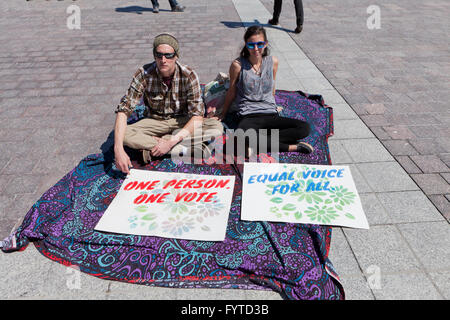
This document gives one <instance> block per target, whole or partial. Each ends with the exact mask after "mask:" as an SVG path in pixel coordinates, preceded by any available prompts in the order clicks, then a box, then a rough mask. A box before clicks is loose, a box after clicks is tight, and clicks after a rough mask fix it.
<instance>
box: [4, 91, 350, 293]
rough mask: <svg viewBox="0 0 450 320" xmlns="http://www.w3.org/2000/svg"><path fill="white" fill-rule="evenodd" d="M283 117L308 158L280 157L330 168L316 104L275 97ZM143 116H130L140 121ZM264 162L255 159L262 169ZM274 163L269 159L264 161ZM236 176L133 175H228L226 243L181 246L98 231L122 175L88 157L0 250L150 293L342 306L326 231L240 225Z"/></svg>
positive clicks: (170, 168)
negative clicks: (243, 294)
mask: <svg viewBox="0 0 450 320" xmlns="http://www.w3.org/2000/svg"><path fill="white" fill-rule="evenodd" d="M276 101H277V103H278V104H279V105H281V106H283V107H284V110H283V115H284V116H287V117H293V118H298V119H302V120H306V121H308V122H309V123H310V124H311V129H312V133H311V135H310V136H309V137H308V138H306V139H305V141H306V142H309V143H310V144H312V145H313V146H314V148H315V151H314V153H312V154H310V155H304V154H298V153H280V155H279V161H280V162H287V163H308V164H331V161H330V156H329V150H328V144H327V139H328V136H330V135H332V133H333V132H332V130H333V123H332V109H331V108H328V107H327V106H326V105H324V103H323V101H322V99H321V97H320V96H308V95H306V94H304V93H302V92H291V91H277V94H276ZM137 118H139V115H137V116H135V119H134V120H136V119H137ZM267 158H268V157H267V156H266V157H261V158H260V159H259V161H261V162H264V161H266V159H267ZM269 158H270V157H269ZM242 168H243V165H236V164H220V165H219V164H214V163H213V164H201V165H199V164H183V163H174V162H173V161H171V160H170V159H163V160H156V161H152V162H151V163H149V164H148V165H145V166H143V167H140V168H139V169H147V170H155V171H164V172H185V173H194V174H208V175H234V176H235V186H234V194H233V200H232V204H231V209H230V215H229V220H228V225H227V231H226V238H225V240H224V241H223V242H207V241H192V240H178V239H170V238H161V237H149V236H134V235H122V234H112V233H105V232H99V231H96V230H94V227H95V225H96V224H97V222H98V221H99V219H100V218H101V216H102V214H103V213H104V211H105V210H106V208H107V207H108V205H109V204H110V203H111V201H112V199H113V198H114V196H115V195H116V193H117V192H118V190H119V188H120V186H121V184H122V182H123V179H124V176H123V174H121V173H120V172H118V171H117V170H115V167H114V165H113V153H112V151H111V150H110V151H109V152H106V153H105V154H94V155H89V156H87V157H85V158H84V159H83V160H81V162H80V163H79V165H78V166H76V167H75V168H74V169H73V170H72V171H70V172H69V173H68V174H67V175H66V176H64V177H63V178H62V179H61V180H60V181H59V182H58V183H57V184H56V185H54V186H53V187H51V188H50V189H49V190H48V191H47V192H45V193H44V194H43V195H42V197H41V198H40V199H39V200H38V201H37V202H36V203H35V204H34V205H33V207H32V208H31V209H30V210H29V211H28V213H27V214H26V216H25V218H24V220H23V222H22V224H21V226H20V227H19V228H18V229H17V230H16V231H14V232H13V233H12V234H11V235H10V236H9V237H8V238H6V239H5V240H4V241H3V242H2V245H3V247H2V250H3V251H5V252H10V251H15V250H24V249H25V248H26V246H27V245H28V244H29V242H33V243H34V245H35V246H36V248H37V249H38V251H39V252H40V253H42V254H43V255H44V256H46V257H48V258H50V259H52V260H54V261H57V262H59V263H62V264H65V265H77V266H79V268H80V270H81V271H83V272H85V273H88V274H91V275H93V276H96V277H99V278H103V279H109V280H117V281H125V282H131V283H137V284H143V285H149V286H164V287H178V288H182V287H183V288H230V289H232V288H239V289H258V290H274V291H276V292H279V293H280V294H281V295H282V297H283V298H286V299H296V300H299V299H344V291H343V288H342V286H341V284H340V283H339V278H338V276H337V274H336V272H335V271H334V269H333V266H332V264H331V262H330V261H329V259H328V252H329V248H330V242H331V231H332V228H331V227H329V226H319V225H304V224H290V223H271V222H249V221H242V220H240V208H241V196H242V181H241V177H242Z"/></svg>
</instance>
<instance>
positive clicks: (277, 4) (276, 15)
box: [269, 0, 283, 25]
mask: <svg viewBox="0 0 450 320" xmlns="http://www.w3.org/2000/svg"><path fill="white" fill-rule="evenodd" d="M282 5H283V1H282V0H275V1H274V3H273V16H272V19H270V20H269V24H271V25H277V24H278V21H279V19H280V14H281V7H282Z"/></svg>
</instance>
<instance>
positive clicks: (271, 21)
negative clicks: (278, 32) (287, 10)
mask: <svg viewBox="0 0 450 320" xmlns="http://www.w3.org/2000/svg"><path fill="white" fill-rule="evenodd" d="M267 22H268V23H269V24H271V25H273V26H276V25H278V19H274V18H272V19H270V20H269V21H267Z"/></svg>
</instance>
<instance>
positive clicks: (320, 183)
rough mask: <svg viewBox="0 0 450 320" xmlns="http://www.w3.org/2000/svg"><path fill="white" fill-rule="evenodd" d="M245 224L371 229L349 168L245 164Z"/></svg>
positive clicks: (243, 193) (243, 215)
mask: <svg viewBox="0 0 450 320" xmlns="http://www.w3.org/2000/svg"><path fill="white" fill-rule="evenodd" d="M242 199H243V200H242V213H241V218H242V220H249V221H274V222H275V221H277V222H292V223H307V224H323V225H336V226H345V227H352V228H363V229H368V228H369V224H368V222H367V219H366V216H365V214H364V211H363V208H362V205H361V201H360V199H359V195H358V192H357V190H356V187H355V183H354V181H353V178H352V175H351V172H350V168H349V167H348V166H325V165H306V164H283V163H245V164H244V176H243V190H242Z"/></svg>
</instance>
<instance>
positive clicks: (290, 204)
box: [281, 203, 296, 211]
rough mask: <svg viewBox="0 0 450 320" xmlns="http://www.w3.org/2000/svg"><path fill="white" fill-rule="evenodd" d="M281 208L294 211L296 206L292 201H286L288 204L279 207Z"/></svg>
mask: <svg viewBox="0 0 450 320" xmlns="http://www.w3.org/2000/svg"><path fill="white" fill-rule="evenodd" d="M281 209H282V210H285V211H294V210H295V209H296V207H295V205H293V204H292V203H288V204H285V205H284V206H283V208H281Z"/></svg>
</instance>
